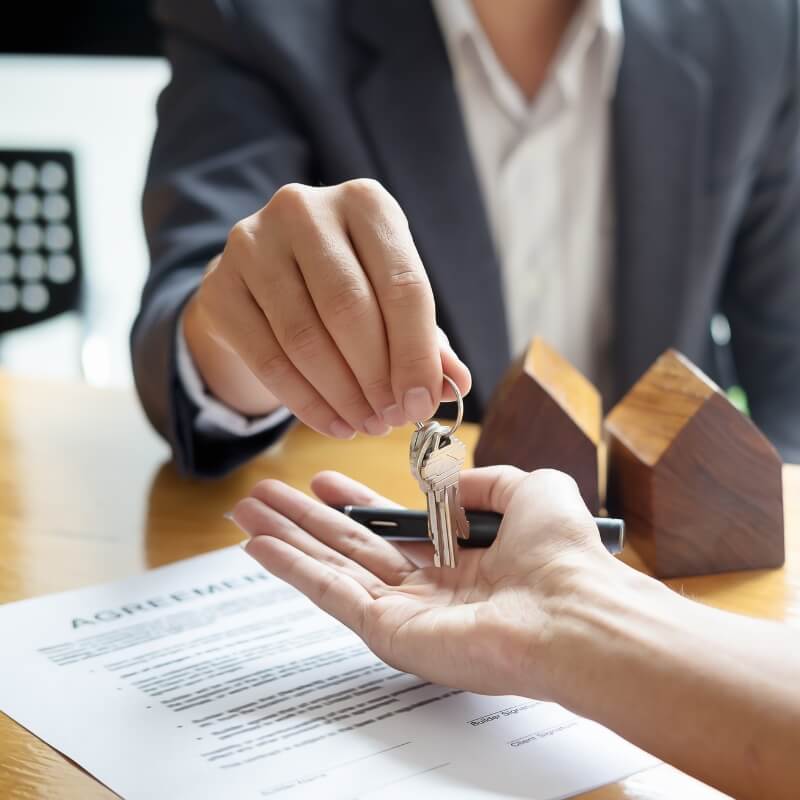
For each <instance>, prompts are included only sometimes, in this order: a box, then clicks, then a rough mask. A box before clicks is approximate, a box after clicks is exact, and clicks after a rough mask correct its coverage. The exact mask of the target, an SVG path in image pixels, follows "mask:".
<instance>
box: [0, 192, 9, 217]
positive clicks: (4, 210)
mask: <svg viewBox="0 0 800 800" xmlns="http://www.w3.org/2000/svg"><path fill="white" fill-rule="evenodd" d="M10 212H11V198H10V197H9V196H8V195H7V194H3V193H2V192H0V219H5V218H6V217H7V216H8V215H9V213H10Z"/></svg>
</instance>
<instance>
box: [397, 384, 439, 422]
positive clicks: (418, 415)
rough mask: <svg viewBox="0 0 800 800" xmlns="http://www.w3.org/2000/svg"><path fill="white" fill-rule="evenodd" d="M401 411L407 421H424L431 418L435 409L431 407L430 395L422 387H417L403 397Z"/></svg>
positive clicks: (431, 399)
mask: <svg viewBox="0 0 800 800" xmlns="http://www.w3.org/2000/svg"><path fill="white" fill-rule="evenodd" d="M403 410H404V411H405V412H406V417H408V419H412V420H424V419H428V418H429V417H431V416H432V415H433V412H434V411H435V410H436V409H435V408H434V407H433V398H432V397H431V393H430V392H429V391H428V390H427V389H426V388H424V387H423V386H417V387H416V388H415V389H409V390H408V391H407V392H406V393H405V395H404V396H403Z"/></svg>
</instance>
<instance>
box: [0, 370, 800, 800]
mask: <svg viewBox="0 0 800 800" xmlns="http://www.w3.org/2000/svg"><path fill="white" fill-rule="evenodd" d="M476 435H477V430H476V429H475V428H472V429H470V428H468V427H466V426H465V429H464V430H463V437H464V439H465V441H466V442H467V443H468V444H469V445H470V447H471V446H472V445H473V444H474V441H475V439H476ZM407 445H408V434H407V433H406V432H404V431H399V432H396V433H394V434H393V435H392V436H390V437H388V438H387V439H377V440H368V439H364V440H360V441H356V442H350V443H341V442H334V441H330V440H327V439H323V438H322V437H320V436H317V435H316V434H313V433H311V432H310V431H308V430H305V429H301V428H297V429H295V430H294V431H293V432H292V433H291V434H290V435H289V436H288V437H287V439H286V441H285V442H284V443H283V444H282V445H281V446H280V447H278V448H277V449H275V450H274V451H272V452H270V453H269V454H267V455H265V456H263V457H262V458H259V459H257V460H255V461H253V462H252V463H250V464H248V465H247V466H245V467H244V468H242V469H241V470H239V471H238V472H236V473H235V474H233V475H231V476H230V477H228V478H227V479H225V480H222V481H219V482H216V483H206V482H198V481H185V480H182V479H181V478H179V477H178V476H177V475H176V474H175V472H174V471H173V469H172V467H171V466H169V465H168V464H166V463H165V462H166V459H167V456H168V453H167V449H166V447H165V446H164V444H163V443H162V442H160V441H159V440H158V439H157V437H156V436H155V434H154V433H153V432H152V431H151V430H150V429H149V427H148V425H147V423H146V421H145V420H144V418H143V416H142V413H141V411H140V410H139V408H138V405H137V401H136V399H135V397H134V396H133V395H132V394H129V393H125V392H111V391H98V390H94V389H89V388H86V387H84V386H79V385H75V384H63V383H45V382H39V381H28V380H20V379H16V378H10V377H7V376H3V375H2V374H0V602H9V601H12V600H20V599H23V598H27V597H33V596H35V595H40V594H45V593H48V592H55V591H61V590H64V589H72V588H76V587H79V586H85V585H88V584H91V583H98V582H101V581H108V580H111V579H114V578H120V577H122V576H126V575H131V574H134V573H137V572H141V571H142V570H145V569H148V568H150V567H156V566H159V565H162V564H167V563H169V562H171V561H174V560H176V559H180V558H185V557H187V556H191V555H195V554H198V553H203V552H206V551H208V550H212V549H215V548H219V547H224V546H226V545H231V544H234V543H236V542H238V541H240V540H241V539H242V536H241V534H240V533H238V532H237V530H236V529H235V528H234V526H233V525H231V523H229V522H227V521H226V520H224V519H223V516H222V515H223V513H224V512H225V511H227V510H228V509H230V508H231V507H232V506H233V504H234V503H235V501H236V500H237V499H238V498H240V497H241V496H243V495H244V494H245V493H247V492H248V491H249V490H250V488H251V487H252V486H253V485H254V484H255V483H256V482H257V481H258V480H260V479H261V478H264V477H267V476H271V477H277V478H281V479H283V480H285V481H287V482H289V483H291V484H294V485H295V486H298V487H300V488H302V489H307V488H308V484H309V480H310V478H311V476H312V475H313V474H314V473H315V472H316V471H317V470H318V469H322V468H335V469H339V470H342V471H343V472H348V473H349V474H351V475H353V476H354V477H356V478H359V479H361V480H363V481H365V482H368V483H370V484H371V485H372V486H374V487H375V488H376V489H377V490H378V491H380V492H382V493H384V494H386V495H390V496H392V497H394V498H396V499H397V500H398V501H400V502H404V503H406V504H408V505H414V506H417V507H421V506H422V503H421V502H420V501H421V497H420V495H419V492H418V489H417V486H416V484H415V482H414V481H413V480H412V479H411V477H410V475H409V474H408V469H407V466H406V448H407ZM785 495H786V514H787V546H788V547H787V550H788V558H787V564H786V567H785V568H784V569H782V570H776V571H772V572H754V573H747V574H743V573H739V574H729V575H723V576H715V577H708V578H693V579H689V580H683V581H673V582H672V584H673V585H674V586H675V588H677V589H680V590H682V591H684V592H686V593H687V594H689V595H691V596H694V597H696V598H697V599H699V600H702V601H703V602H706V603H710V604H712V605H715V606H719V607H720V608H728V609H731V610H734V611H738V612H743V613H746V614H752V615H756V616H763V617H771V618H774V619H779V620H784V621H785V622H786V623H787V624H790V625H795V626H797V625H800V467H788V468H787V469H786V476H785ZM630 558H631V559H632V560H634V561H635V557H633V556H630ZM112 796H113V795H112V794H111V793H110V792H109V791H108V790H107V789H106V788H104V787H103V786H101V785H100V784H99V783H97V782H96V781H94V779H92V778H91V777H90V776H88V775H87V774H86V773H84V772H83V771H81V770H80V769H78V768H76V767H75V766H74V765H73V764H72V763H71V762H69V761H67V760H66V759H65V758H63V757H62V756H61V755H59V754H58V753H57V752H55V751H54V750H52V749H50V748H49V747H48V746H47V745H44V744H42V743H41V742H40V741H39V740H38V739H36V738H35V737H33V736H31V735H30V734H29V733H27V732H26V731H25V730H24V729H22V728H20V727H19V726H17V725H16V724H15V723H14V722H12V721H11V720H9V719H8V718H7V717H4V716H2V715H0V797H2V798H25V800H28V799H29V798H53V797H74V798H81V800H93V799H94V798H108V797H112ZM720 796H721V795H719V794H718V793H717V792H714V791H713V790H711V789H708V788H707V787H705V786H703V785H702V784H699V783H697V782H696V781H694V780H692V779H690V778H687V777H686V776H684V775H682V774H681V773H679V772H677V771H676V770H674V769H672V768H670V767H666V766H662V767H658V768H656V769H652V770H649V771H647V772H644V773H641V774H639V775H636V776H634V777H632V778H629V779H628V780H626V781H623V782H621V783H619V784H615V785H613V786H608V787H605V788H604V789H600V790H598V791H596V792H592V793H591V794H589V795H585V797H586V798H591V799H592V800H622V798H626V799H627V800H633V799H634V798H635V799H637V800H656V798H658V800H664V799H665V798H673V797H680V798H686V800H693V799H694V798H697V800H701V799H702V800H707V799H708V798H712V797H720Z"/></svg>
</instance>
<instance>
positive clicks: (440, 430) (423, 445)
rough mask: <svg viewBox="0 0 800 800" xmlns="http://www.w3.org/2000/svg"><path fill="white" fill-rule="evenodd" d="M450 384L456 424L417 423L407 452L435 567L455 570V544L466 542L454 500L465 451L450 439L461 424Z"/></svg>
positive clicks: (461, 516) (466, 525) (466, 527)
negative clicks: (420, 495)
mask: <svg viewBox="0 0 800 800" xmlns="http://www.w3.org/2000/svg"><path fill="white" fill-rule="evenodd" d="M447 380H449V378H448V379H447ZM450 383H451V385H452V386H453V389H454V391H455V393H456V398H457V400H458V403H459V414H458V420H457V421H456V424H455V425H454V426H453V427H452V428H446V427H445V426H443V425H440V424H439V423H438V422H426V423H424V424H423V423H417V430H416V431H415V432H414V435H413V436H412V438H411V447H410V452H409V457H410V461H411V472H412V474H413V475H414V477H415V478H416V479H417V481H418V483H419V485H420V489H422V491H423V492H425V497H426V500H427V505H428V536H429V537H430V538H431V541H432V542H433V548H434V564H435V565H436V566H437V567H443V566H444V567H455V566H456V564H457V552H458V542H457V540H458V539H467V538H469V523H468V522H467V517H466V514H465V513H464V509H463V508H462V507H461V503H460V502H459V497H458V478H459V474H460V472H461V467H462V466H463V465H464V459H465V457H466V450H465V448H464V444H463V443H462V442H461V441H460V440H459V439H457V438H456V437H455V436H454V435H453V432H454V431H455V430H456V428H457V427H458V425H459V423H460V422H461V415H462V409H463V406H462V402H461V395H460V393H459V392H458V387H456V386H455V384H454V383H453V382H452V381H450Z"/></svg>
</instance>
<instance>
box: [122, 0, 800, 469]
mask: <svg viewBox="0 0 800 800" xmlns="http://www.w3.org/2000/svg"><path fill="white" fill-rule="evenodd" d="M157 12H158V18H159V21H160V23H161V24H162V26H163V28H164V32H165V44H166V50H167V54H168V56H169V58H170V61H171V63H172V68H173V77H172V81H171V83H170V85H169V87H168V88H167V89H166V91H165V92H164V94H163V96H162V98H161V100H160V102H159V129H158V134H157V137H156V141H155V144H154V148H153V154H152V160H151V164H150V170H149V175H148V180H147V186H146V190H145V196H144V217H145V225H146V229H147V235H148V240H149V244H150V249H151V254H152V268H151V272H150V276H149V279H148V281H147V284H146V286H145V289H144V292H143V297H142V306H141V311H140V314H139V316H138V318H137V321H136V324H135V326H134V330H133V334H132V350H133V361H134V371H135V376H136V383H137V387H138V390H139V392H140V395H141V397H142V401H143V404H144V406H145V409H146V410H147V413H148V415H149V417H150V419H151V420H152V422H153V424H154V425H155V426H156V428H157V429H158V430H159V431H160V432H161V433H162V434H163V435H164V436H165V437H166V438H167V439H168V440H169V441H170V443H171V445H172V447H173V451H174V454H175V457H176V460H177V462H178V464H179V466H180V467H181V468H182V469H183V470H184V471H186V472H188V473H192V474H198V475H208V476H212V475H217V474H220V473H222V472H224V471H226V470H228V469H231V468H233V467H234V466H235V465H236V464H238V463H240V462H241V461H243V460H244V459H246V458H248V457H250V456H251V455H253V454H255V453H257V452H258V451H260V450H262V449H263V448H264V447H266V446H268V445H269V444H271V443H272V442H273V441H275V440H276V439H277V438H278V437H279V436H280V435H281V433H282V432H283V431H284V430H285V429H286V427H287V425H288V424H289V423H290V421H291V419H293V418H294V417H298V418H300V419H301V420H303V421H304V422H306V423H307V424H309V425H311V426H312V427H315V428H316V429H318V430H320V431H322V432H324V433H326V434H329V435H333V436H337V437H341V438H348V437H350V436H352V435H354V433H355V432H356V431H360V432H364V433H369V434H375V435H380V434H382V433H384V432H386V431H387V430H388V429H389V428H390V427H391V426H394V425H400V424H403V423H405V422H406V421H407V420H410V419H421V418H424V417H427V416H430V415H431V414H432V413H433V412H434V411H435V409H436V407H437V406H438V403H439V401H440V399H441V398H442V397H444V398H445V399H447V396H446V395H442V389H441V387H442V373H443V372H444V373H446V374H448V375H450V376H451V377H452V378H454V379H455V380H456V381H457V383H458V384H459V386H460V387H461V389H462V391H464V392H466V391H467V390H468V389H469V387H470V383H471V384H472V391H471V393H470V394H469V396H468V397H467V400H466V411H467V417H468V418H473V419H478V418H480V415H481V413H482V411H483V409H484V408H485V405H486V403H487V401H488V399H489V397H490V395H491V392H492V389H493V387H494V385H495V384H496V382H497V380H498V378H499V377H500V375H501V374H502V372H503V370H504V369H505V368H506V366H507V365H508V363H509V360H510V357H511V356H512V355H513V354H516V353H517V352H518V351H519V350H520V349H521V348H522V347H523V346H524V343H525V342H526V341H527V340H528V338H529V337H530V336H531V335H533V334H534V333H539V334H541V335H543V336H545V338H547V339H548V340H549V341H550V342H551V344H553V345H554V346H555V347H556V348H557V349H558V350H560V351H561V352H562V353H563V354H564V355H565V356H566V357H567V358H568V359H570V360H571V361H572V362H573V363H575V364H576V366H578V367H579V368H580V369H581V370H582V371H584V372H585V373H586V374H587V375H588V376H589V377H590V378H591V379H592V380H594V381H595V382H596V383H597V384H598V385H599V386H600V387H601V389H602V391H603V394H604V397H605V399H606V402H607V403H609V402H612V401H614V400H615V399H617V398H619V397H620V396H621V394H622V393H623V392H624V391H625V390H626V389H627V388H628V387H629V386H630V385H631V383H632V382H633V381H635V380H636V379H637V378H638V377H639V375H640V374H641V373H642V372H643V371H644V370H645V369H646V368H647V367H648V366H649V364H650V363H651V362H652V361H653V360H654V359H655V357H657V356H658V355H659V354H660V353H661V352H662V351H663V350H664V349H665V348H667V347H669V346H674V347H677V348H678V349H680V350H681V351H683V352H684V353H685V354H686V355H687V356H689V357H690V358H691V359H692V360H693V361H695V362H696V363H697V364H698V365H699V366H700V367H701V368H702V369H704V370H705V371H706V372H708V373H710V374H711V375H712V376H715V377H717V372H718V370H717V366H716V365H717V359H716V358H715V346H714V343H713V341H712V339H711V336H710V332H709V326H710V321H711V318H712V316H713V315H714V314H715V313H717V312H719V311H723V312H724V313H725V315H726V316H727V319H728V320H729V323H730V327H731V333H732V338H731V345H732V352H733V355H734V362H735V367H736V371H737V373H738V378H739V381H740V383H741V384H742V386H743V387H744V389H745V391H746V392H747V395H748V400H749V403H750V409H751V412H752V415H753V417H754V419H755V421H756V422H757V423H758V424H759V425H760V426H761V428H762V429H763V430H764V431H765V433H766V434H767V435H768V436H769V437H770V438H771V440H772V441H773V442H774V443H775V445H776V446H777V447H778V448H779V449H780V450H781V452H782V453H783V455H784V457H786V458H787V459H791V460H800V310H799V309H800V266H799V265H800V224H798V223H799V222H800V149H799V147H800V139H799V138H798V137H799V136H800V129H798V120H800V116H799V115H800V106H799V105H798V100H799V99H800V98H799V97H798V76H799V73H798V19H797V17H798V6H797V3H796V2H795V0H762V2H760V3H757V4H756V3H733V2H729V1H728V0H705V1H704V2H702V3H698V2H693V0H540V1H539V2H537V3H531V2H528V0H506V2H504V3H498V2H491V0H471V1H470V0H432V2H424V1H423V0H411V1H409V0H384V1H383V2H380V3H375V2H372V0H348V1H347V2H344V1H343V2H334V1H333V0H295V2H292V3H280V2H263V0H262V1H261V2H257V1H256V0H216V1H215V0H202V2H198V0H161V2H158V3H157ZM445 334H446V335H445ZM447 337H449V340H448V338H447Z"/></svg>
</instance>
